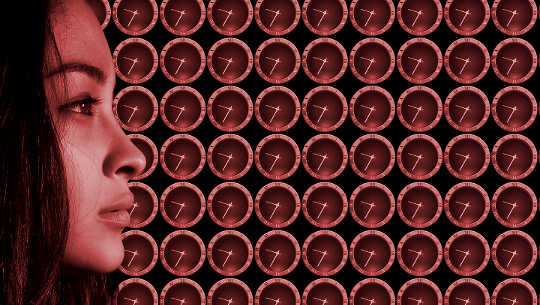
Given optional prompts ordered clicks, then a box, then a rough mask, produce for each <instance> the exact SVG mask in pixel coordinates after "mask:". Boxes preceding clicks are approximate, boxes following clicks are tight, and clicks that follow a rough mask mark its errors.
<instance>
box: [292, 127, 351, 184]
mask: <svg viewBox="0 0 540 305" xmlns="http://www.w3.org/2000/svg"><path fill="white" fill-rule="evenodd" d="M347 159H348V157H347V147H345V144H343V142H342V141H341V140H340V139H339V138H338V137H336V136H333V135H330V134H319V135H316V136H314V137H312V138H311V139H309V140H308V142H307V143H306V145H304V148H303V149H302V164H303V165H304V168H305V170H306V171H307V172H308V174H310V175H311V176H312V177H314V178H316V179H319V180H329V179H333V178H335V177H337V176H339V175H340V174H341V173H342V172H343V170H345V167H346V166H347Z"/></svg>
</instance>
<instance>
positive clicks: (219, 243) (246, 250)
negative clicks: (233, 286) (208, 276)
mask: <svg viewBox="0 0 540 305" xmlns="http://www.w3.org/2000/svg"><path fill="white" fill-rule="evenodd" d="M207 251H208V262H209V263H210V266H211V267H212V269H214V271H216V272H217V273H219V274H221V275H223V276H236V275H239V274H241V273H242V272H244V271H246V269H247V268H248V267H249V265H250V264H251V261H252V260H253V247H252V246H251V242H250V241H249V239H248V238H247V237H246V236H245V235H244V234H242V233H240V232H238V231H233V230H225V231H221V232H219V233H218V234H216V235H215V236H214V237H212V239H211V240H210V242H209V243H208V250H207ZM246 287H247V286H246ZM211 291H212V289H210V292H208V298H209V299H210V295H211ZM250 304H251V303H250ZM246 305H247V304H246Z"/></svg>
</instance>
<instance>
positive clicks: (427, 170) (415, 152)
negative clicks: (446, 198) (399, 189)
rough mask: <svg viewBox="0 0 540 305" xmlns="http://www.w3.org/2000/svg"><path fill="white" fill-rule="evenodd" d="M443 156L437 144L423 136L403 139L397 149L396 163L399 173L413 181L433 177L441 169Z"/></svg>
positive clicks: (430, 138)
mask: <svg viewBox="0 0 540 305" xmlns="http://www.w3.org/2000/svg"><path fill="white" fill-rule="evenodd" d="M442 161H443V155H442V150H441V147H440V146H439V143H438V142H437V141H436V140H435V139H434V138H432V137H430V136H428V135H425V134H415V135H412V136H409V137H407V138H405V140H403V141H402V142H401V144H400V145H399V147H398V149H397V163H398V166H399V169H400V170H401V172H402V173H403V174H404V175H405V176H407V177H409V178H411V179H415V180H425V179H428V178H431V177H433V175H435V174H436V173H437V172H438V171H439V169H440V168H441V165H442Z"/></svg>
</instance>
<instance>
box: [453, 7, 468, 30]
mask: <svg viewBox="0 0 540 305" xmlns="http://www.w3.org/2000/svg"><path fill="white" fill-rule="evenodd" d="M454 10H456V11H458V12H460V13H462V14H463V18H461V21H460V22H459V26H462V25H463V22H464V21H465V19H466V18H467V17H469V15H470V14H471V12H470V11H469V10H466V11H464V10H460V9H458V8H456V9H454Z"/></svg>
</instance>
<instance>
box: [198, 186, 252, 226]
mask: <svg viewBox="0 0 540 305" xmlns="http://www.w3.org/2000/svg"><path fill="white" fill-rule="evenodd" d="M206 206H207V209H208V215H209V216H210V218H211V219H212V221H214V223H216V224H217V225H218V226H220V227H223V228H236V227H239V226H241V225H243V224H244V223H246V221H248V219H249V217H250V216H251V213H252V212H253V198H252V197H251V194H250V193H249V190H248V189H247V188H245V187H244V186H243V185H241V184H238V183H236V182H224V183H221V184H219V185H218V186H216V187H215V188H214V189H212V191H211V192H210V194H209V195H208V200H207V202H206Z"/></svg>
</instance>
